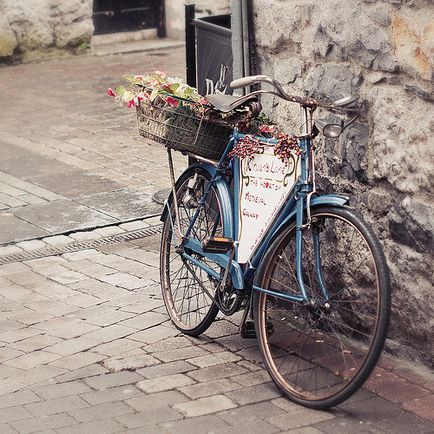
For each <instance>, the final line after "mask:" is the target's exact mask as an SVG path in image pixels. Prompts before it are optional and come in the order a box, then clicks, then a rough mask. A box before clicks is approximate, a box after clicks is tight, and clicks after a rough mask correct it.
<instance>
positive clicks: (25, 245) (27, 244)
mask: <svg viewBox="0 0 434 434" xmlns="http://www.w3.org/2000/svg"><path fill="white" fill-rule="evenodd" d="M16 245H17V247H20V248H21V249H23V250H25V251H26V252H31V251H33V250H39V249H44V248H45V247H47V244H46V243H44V242H43V241H41V240H31V241H21V242H20V243H17V244H16Z"/></svg>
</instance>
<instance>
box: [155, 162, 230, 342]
mask: <svg viewBox="0 0 434 434" xmlns="http://www.w3.org/2000/svg"><path fill="white" fill-rule="evenodd" d="M210 179H211V176H210V175H209V173H208V172H207V171H206V170H204V169H202V168H200V167H193V168H190V169H188V170H187V171H186V172H184V174H183V175H181V177H180V179H179V180H178V181H177V186H176V194H177V199H178V206H179V212H180V220H181V229H182V231H185V229H186V228H187V227H188V225H189V223H190V221H191V218H192V216H193V214H194V212H195V210H196V209H197V208H198V207H199V206H201V211H200V213H199V217H198V219H197V220H196V223H195V225H194V226H193V228H192V231H191V234H192V236H195V238H197V239H198V240H199V241H203V240H205V239H206V238H207V237H208V236H209V235H210V231H211V230H214V235H216V236H217V235H222V231H223V225H224V222H223V218H222V203H221V199H220V197H219V195H218V192H217V190H216V189H215V187H214V186H213V187H211V191H210V194H209V195H208V198H207V200H206V201H205V203H204V204H203V205H199V203H198V200H199V199H200V197H201V196H202V194H203V191H204V189H205V188H206V185H207V183H208V182H209V181H210ZM193 183H194V184H195V185H193ZM170 210H171V211H170V212H167V213H166V215H165V219H164V222H163V231H162V236H161V250H160V279H161V290H162V295H163V299H164V303H165V306H166V310H167V312H168V314H169V316H170V318H171V320H172V322H173V323H174V325H175V327H176V328H177V329H178V330H180V331H181V332H183V333H185V334H187V335H191V336H198V335H200V334H202V333H203V332H205V331H206V330H207V329H208V327H209V326H210V325H211V324H212V322H213V321H214V319H215V317H216V315H217V313H218V311H219V309H218V307H217V305H216V304H215V303H214V302H213V300H211V299H210V298H209V296H208V295H207V294H206V293H205V292H204V290H203V289H202V288H201V286H200V284H202V285H205V287H206V289H207V290H208V291H209V292H210V293H211V294H213V293H214V291H215V288H216V284H215V282H213V281H212V279H211V278H209V277H208V275H207V274H206V273H205V272H204V271H202V270H201V269H200V268H199V267H197V266H196V265H194V264H193V263H191V262H189V263H188V264H187V263H186V260H185V259H183V258H182V257H181V256H180V254H179V253H177V252H176V251H175V249H174V245H173V244H174V240H175V239H176V236H177V234H176V230H175V234H174V233H173V229H172V228H175V226H176V221H174V222H172V221H171V219H172V218H173V219H174V220H175V217H174V203H173V201H172V203H171V204H170ZM214 225H216V227H214ZM192 255H193V256H197V255H194V254H192ZM199 259H200V260H202V261H205V262H207V264H208V265H209V266H210V267H212V268H214V269H215V270H216V271H220V267H218V266H217V265H216V264H213V263H210V262H209V261H206V259H205V258H199Z"/></svg>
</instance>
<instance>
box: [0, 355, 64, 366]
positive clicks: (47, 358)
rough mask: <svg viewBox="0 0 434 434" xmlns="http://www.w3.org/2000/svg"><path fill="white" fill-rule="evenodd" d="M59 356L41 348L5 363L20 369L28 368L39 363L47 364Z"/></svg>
mask: <svg viewBox="0 0 434 434" xmlns="http://www.w3.org/2000/svg"><path fill="white" fill-rule="evenodd" d="M59 357H60V356H59V355H58V354H53V353H49V352H47V351H43V350H41V351H33V352H31V353H29V354H24V355H22V356H19V357H16V358H15V359H12V360H8V361H7V362H5V363H6V364H8V365H11V366H14V367H16V368H19V369H25V370H27V369H31V368H34V367H36V366H39V365H45V364H46V363H49V362H52V361H53V360H56V359H58V358H59Z"/></svg>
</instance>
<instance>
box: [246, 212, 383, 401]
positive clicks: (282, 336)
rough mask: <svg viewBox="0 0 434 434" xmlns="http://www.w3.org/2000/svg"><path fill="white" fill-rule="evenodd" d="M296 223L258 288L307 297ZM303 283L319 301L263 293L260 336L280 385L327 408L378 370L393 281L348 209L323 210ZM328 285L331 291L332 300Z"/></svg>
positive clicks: (306, 242) (315, 219)
mask: <svg viewBox="0 0 434 434" xmlns="http://www.w3.org/2000/svg"><path fill="white" fill-rule="evenodd" d="M295 232H296V228H295V223H293V224H292V225H291V226H289V228H287V229H286V230H284V231H282V233H281V234H280V235H279V236H278V237H277V238H276V240H275V241H274V242H273V244H272V245H271V247H270V249H269V252H268V253H267V255H266V257H265V258H264V262H263V265H262V266H261V270H259V271H258V272H260V273H261V274H260V275H258V277H259V280H260V282H258V283H259V286H260V287H262V288H265V289H268V290H272V291H277V292H281V293H284V294H293V295H294V294H298V295H299V294H300V291H299V289H298V288H299V286H298V283H297V277H296V273H295ZM302 275H303V280H304V283H305V285H306V288H307V291H308V294H309V297H311V298H312V300H313V302H312V303H300V302H293V301H288V300H287V299H283V298H280V297H276V296H273V295H269V294H267V293H265V292H261V291H256V292H255V295H254V314H255V326H256V334H257V336H258V339H259V344H260V349H261V352H262V356H263V358H264V362H265V366H266V368H267V370H268V372H269V374H270V376H271V378H272V379H273V381H274V382H275V383H276V385H277V386H278V387H279V388H280V389H281V390H282V391H283V392H284V393H285V394H286V396H287V397H288V398H289V399H291V400H293V401H295V402H296V403H298V404H301V405H304V406H307V407H311V408H316V409H324V408H329V407H332V406H334V405H337V404H339V403H341V402H342V401H344V400H345V399H347V398H348V397H349V396H351V395H352V394H353V393H354V392H355V391H357V390H358V389H359V388H360V387H361V385H362V384H363V383H364V382H365V381H366V379H367V378H368V376H369V375H370V373H371V372H372V370H373V368H374V366H375V364H376V362H377V361H378V358H379V356H380V353H381V351H382V348H383V345H384V341H385V338H386V333H387V328H388V323H389V315H390V281H389V272H388V268H387V265H386V260H385V257H384V254H383V252H382V249H381V247H380V244H379V242H378V240H377V239H376V237H375V235H374V234H373V232H372V230H371V229H370V227H369V226H368V225H367V224H366V223H365V222H364V221H363V220H362V219H361V218H360V217H358V216H357V215H356V214H354V212H352V211H351V210H349V209H347V208H334V207H329V208H318V209H315V210H313V212H312V225H311V227H310V228H309V229H305V230H304V231H303V270H302ZM321 286H322V287H323V288H324V287H325V288H326V290H327V292H328V296H329V300H326V299H325V297H324V295H323V292H322V291H321V289H320V288H321Z"/></svg>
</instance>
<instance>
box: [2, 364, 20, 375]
mask: <svg viewBox="0 0 434 434" xmlns="http://www.w3.org/2000/svg"><path fill="white" fill-rule="evenodd" d="M19 372H21V369H18V368H14V367H13V366H8V365H4V364H0V378H8V377H12V376H13V375H15V374H18V373H19Z"/></svg>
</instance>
